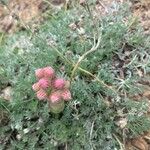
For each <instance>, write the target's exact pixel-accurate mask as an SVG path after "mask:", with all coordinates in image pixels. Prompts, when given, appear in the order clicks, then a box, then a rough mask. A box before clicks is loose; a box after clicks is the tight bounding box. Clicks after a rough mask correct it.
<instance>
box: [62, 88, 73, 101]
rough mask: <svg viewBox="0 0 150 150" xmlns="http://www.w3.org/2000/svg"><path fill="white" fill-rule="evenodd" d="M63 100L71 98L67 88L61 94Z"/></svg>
mask: <svg viewBox="0 0 150 150" xmlns="http://www.w3.org/2000/svg"><path fill="white" fill-rule="evenodd" d="M61 96H62V98H63V100H65V101H68V100H70V99H71V93H70V91H69V90H64V91H63V92H62V94H61Z"/></svg>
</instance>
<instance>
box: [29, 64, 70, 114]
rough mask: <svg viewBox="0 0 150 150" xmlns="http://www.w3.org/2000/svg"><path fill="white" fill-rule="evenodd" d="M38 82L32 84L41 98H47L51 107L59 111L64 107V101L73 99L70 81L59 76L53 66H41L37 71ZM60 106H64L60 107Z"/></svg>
mask: <svg viewBox="0 0 150 150" xmlns="http://www.w3.org/2000/svg"><path fill="white" fill-rule="evenodd" d="M35 76H36V78H37V80H38V82H36V83H34V84H33V85H32V89H33V90H34V91H35V92H36V96H37V98H38V99H39V100H47V101H48V102H49V105H50V108H51V109H53V110H55V111H56V110H57V112H59V111H60V109H61V110H63V109H62V107H64V105H63V104H64V101H69V100H70V99H71V93H70V90H69V87H70V83H69V81H66V80H64V79H63V78H58V77H57V76H56V74H55V71H54V69H53V68H52V67H45V68H40V69H37V70H36V71H35ZM60 106H62V107H61V108H60ZM57 108H59V110H58V109H57Z"/></svg>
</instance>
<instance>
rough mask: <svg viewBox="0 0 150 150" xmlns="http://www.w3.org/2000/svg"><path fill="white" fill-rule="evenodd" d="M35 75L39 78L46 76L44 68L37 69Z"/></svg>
mask: <svg viewBox="0 0 150 150" xmlns="http://www.w3.org/2000/svg"><path fill="white" fill-rule="evenodd" d="M35 76H36V77H37V78H38V79H41V78H43V77H44V72H43V69H37V70H36V71H35Z"/></svg>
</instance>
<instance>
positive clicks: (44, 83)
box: [38, 78, 49, 89]
mask: <svg viewBox="0 0 150 150" xmlns="http://www.w3.org/2000/svg"><path fill="white" fill-rule="evenodd" d="M38 83H39V85H40V87H41V88H43V89H46V88H48V87H49V81H48V80H47V79H45V78H42V79H40V80H39V82H38Z"/></svg>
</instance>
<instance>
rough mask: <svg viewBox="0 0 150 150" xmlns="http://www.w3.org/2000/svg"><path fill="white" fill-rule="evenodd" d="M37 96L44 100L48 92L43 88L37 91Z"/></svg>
mask: <svg viewBox="0 0 150 150" xmlns="http://www.w3.org/2000/svg"><path fill="white" fill-rule="evenodd" d="M36 96H37V98H38V99H39V100H44V99H46V98H47V94H46V92H45V91H44V90H42V89H41V90H39V91H38V92H37V94H36Z"/></svg>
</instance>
